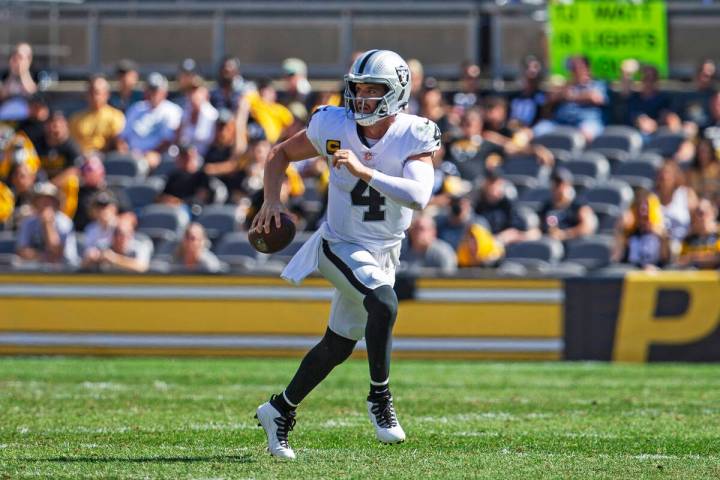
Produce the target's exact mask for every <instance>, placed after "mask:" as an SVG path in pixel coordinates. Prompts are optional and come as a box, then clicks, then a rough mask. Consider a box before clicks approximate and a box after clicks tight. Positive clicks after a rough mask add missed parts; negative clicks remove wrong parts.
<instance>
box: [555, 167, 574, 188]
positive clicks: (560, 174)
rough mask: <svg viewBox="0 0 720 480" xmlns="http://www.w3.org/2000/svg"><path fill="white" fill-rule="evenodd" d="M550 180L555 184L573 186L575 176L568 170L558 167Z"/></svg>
mask: <svg viewBox="0 0 720 480" xmlns="http://www.w3.org/2000/svg"><path fill="white" fill-rule="evenodd" d="M550 180H551V181H553V182H555V183H568V184H571V183H572V181H573V175H572V173H570V170H568V169H567V168H563V167H558V168H556V169H555V170H553V172H552V175H550Z"/></svg>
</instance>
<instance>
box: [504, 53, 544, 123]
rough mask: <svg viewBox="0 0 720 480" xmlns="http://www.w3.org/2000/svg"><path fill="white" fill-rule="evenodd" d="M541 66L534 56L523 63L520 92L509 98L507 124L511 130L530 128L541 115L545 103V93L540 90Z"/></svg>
mask: <svg viewBox="0 0 720 480" xmlns="http://www.w3.org/2000/svg"><path fill="white" fill-rule="evenodd" d="M541 81H542V64H541V63H540V60H538V59H537V58H535V57H534V56H532V55H531V56H528V57H527V58H526V59H525V61H524V62H523V77H522V90H521V91H520V92H519V93H517V94H516V95H513V96H512V97H511V98H510V114H509V120H508V122H509V124H510V126H511V128H513V129H516V128H521V127H532V126H534V125H535V124H536V123H537V122H538V120H540V118H541V116H542V115H543V113H544V112H543V110H544V108H545V105H546V103H547V96H546V94H545V92H543V91H542V90H540V82H541Z"/></svg>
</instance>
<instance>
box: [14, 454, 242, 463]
mask: <svg viewBox="0 0 720 480" xmlns="http://www.w3.org/2000/svg"><path fill="white" fill-rule="evenodd" d="M23 460H24V461H28V462H59V463H114V462H129V463H203V462H232V463H254V462H255V460H253V459H252V457H251V456H250V455H208V456H203V457H120V456H118V457H50V458H24V459H23Z"/></svg>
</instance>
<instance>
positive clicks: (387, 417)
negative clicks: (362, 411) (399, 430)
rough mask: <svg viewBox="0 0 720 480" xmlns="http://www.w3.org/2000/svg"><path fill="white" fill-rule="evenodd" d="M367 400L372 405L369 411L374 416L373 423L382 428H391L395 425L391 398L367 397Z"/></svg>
mask: <svg viewBox="0 0 720 480" xmlns="http://www.w3.org/2000/svg"><path fill="white" fill-rule="evenodd" d="M368 400H370V402H371V403H372V407H371V408H370V411H371V412H372V413H373V415H375V421H376V422H377V424H378V425H380V426H381V427H382V428H392V427H395V426H396V425H397V417H396V416H395V407H394V406H393V401H392V396H390V395H386V396H382V397H369V398H368Z"/></svg>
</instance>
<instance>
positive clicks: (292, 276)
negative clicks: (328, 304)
mask: <svg viewBox="0 0 720 480" xmlns="http://www.w3.org/2000/svg"><path fill="white" fill-rule="evenodd" d="M324 227H325V224H324V223H323V224H322V226H321V227H320V228H318V229H317V231H316V232H315V233H313V234H312V235H311V236H310V238H308V240H307V242H305V244H304V245H303V246H302V247H300V250H298V251H297V253H296V254H295V255H294V256H293V258H292V259H290V262H289V263H288V264H287V266H286V267H285V269H284V270H283V271H282V273H281V274H280V277H282V278H284V279H285V280H287V281H288V282H290V283H294V284H295V285H299V284H300V283H301V282H302V281H303V280H304V279H305V277H307V276H308V275H310V274H311V273H313V272H314V271H315V270H317V268H318V261H319V257H318V256H319V251H320V243H321V242H322V238H323V232H324V231H325V228H324Z"/></svg>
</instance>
